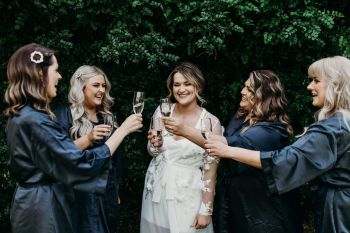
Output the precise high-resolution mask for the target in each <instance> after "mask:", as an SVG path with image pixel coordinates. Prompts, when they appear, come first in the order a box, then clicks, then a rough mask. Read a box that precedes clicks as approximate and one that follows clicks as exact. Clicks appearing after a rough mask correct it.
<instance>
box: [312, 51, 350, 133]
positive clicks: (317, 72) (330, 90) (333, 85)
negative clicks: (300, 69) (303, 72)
mask: <svg viewBox="0 0 350 233" xmlns="http://www.w3.org/2000/svg"><path fill="white" fill-rule="evenodd" d="M308 75H309V76H310V77H316V76H317V77H322V78H325V79H326V81H327V83H328V85H327V90H326V96H325V100H324V104H323V107H322V108H321V109H320V111H319V114H318V117H317V118H318V120H319V121H320V120H323V119H326V118H329V117H331V116H333V115H334V114H335V113H341V114H342V116H343V117H344V120H345V117H346V118H348V119H350V60H349V59H348V58H346V57H342V56H334V57H327V58H323V59H320V60H318V61H315V62H314V63H312V64H311V65H310V67H309V69H308ZM345 122H346V121H345ZM347 126H348V127H349V125H347Z"/></svg>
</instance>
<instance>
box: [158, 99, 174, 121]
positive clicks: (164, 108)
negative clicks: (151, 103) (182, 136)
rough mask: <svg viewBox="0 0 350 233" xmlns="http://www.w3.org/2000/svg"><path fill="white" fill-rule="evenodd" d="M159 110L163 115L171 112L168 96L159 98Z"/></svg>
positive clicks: (167, 115)
mask: <svg viewBox="0 0 350 233" xmlns="http://www.w3.org/2000/svg"><path fill="white" fill-rule="evenodd" d="M160 112H161V113H162V115H163V116H165V117H169V116H170V114H171V103H170V100H169V99H168V98H164V99H160Z"/></svg>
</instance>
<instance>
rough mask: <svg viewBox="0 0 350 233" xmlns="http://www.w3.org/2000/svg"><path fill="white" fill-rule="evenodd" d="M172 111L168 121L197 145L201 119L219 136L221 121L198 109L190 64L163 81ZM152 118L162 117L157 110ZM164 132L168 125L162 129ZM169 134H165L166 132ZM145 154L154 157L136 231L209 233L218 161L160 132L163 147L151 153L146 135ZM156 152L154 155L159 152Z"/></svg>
mask: <svg viewBox="0 0 350 233" xmlns="http://www.w3.org/2000/svg"><path fill="white" fill-rule="evenodd" d="M167 87H168V90H169V96H168V97H169V98H170V99H171V100H172V101H173V102H174V104H172V106H171V113H170V118H169V117H164V123H165V124H167V121H170V120H171V119H172V120H174V121H176V122H178V123H180V124H181V125H186V126H188V127H189V128H190V129H191V130H192V131H195V132H197V134H196V136H197V137H196V140H197V143H198V144H200V145H202V146H203V145H204V141H205V140H204V138H203V137H202V136H201V130H200V125H201V120H202V119H204V118H210V119H211V121H212V123H213V133H214V134H220V132H221V125H220V121H219V120H218V119H217V118H216V117H215V116H214V115H212V114H210V113H209V112H208V111H207V110H206V109H204V108H202V107H201V103H202V102H203V101H204V100H203V98H202V97H201V92H202V90H203V87H204V78H203V75H202V73H201V71H200V70H199V69H198V68H197V67H196V66H195V65H194V64H192V63H188V62H185V63H182V64H180V65H179V66H177V67H176V68H175V69H174V70H173V71H172V72H171V74H170V75H169V77H168V80H167ZM154 117H162V115H161V112H160V109H159V107H158V108H157V109H156V111H155V112H154ZM166 127H167V126H166ZM169 130H170V129H169ZM148 140H149V144H148V148H149V152H150V155H152V156H154V158H153V159H152V161H151V163H150V165H149V167H148V170H147V174H146V179H145V187H144V192H143V199H142V212H141V232H142V233H150V232H158V233H169V232H172V233H190V232H202V233H211V232H213V226H212V224H211V215H212V206H213V201H214V192H215V184H216V168H217V165H218V161H217V160H215V159H211V158H210V157H208V156H207V155H206V154H205V152H204V149H203V148H201V147H200V146H198V145H196V144H195V143H193V142H191V141H190V140H188V139H187V138H185V137H182V136H177V135H174V134H168V133H166V131H165V130H163V143H162V146H161V148H159V150H160V151H161V153H156V152H155V150H154V148H153V147H154V146H157V142H156V140H154V135H153V131H150V132H149V135H148ZM159 150H158V151H159Z"/></svg>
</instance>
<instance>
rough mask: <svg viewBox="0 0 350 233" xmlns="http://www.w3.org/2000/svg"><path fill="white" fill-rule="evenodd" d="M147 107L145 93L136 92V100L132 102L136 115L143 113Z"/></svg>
mask: <svg viewBox="0 0 350 233" xmlns="http://www.w3.org/2000/svg"><path fill="white" fill-rule="evenodd" d="M144 105H145V93H144V92H142V91H135V92H134V98H133V101H132V106H133V110H134V113H135V114H138V113H142V111H143V107H144ZM136 132H142V130H140V129H138V130H136Z"/></svg>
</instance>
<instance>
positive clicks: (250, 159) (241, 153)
mask: <svg viewBox="0 0 350 233" xmlns="http://www.w3.org/2000/svg"><path fill="white" fill-rule="evenodd" d="M230 155H231V158H232V159H234V160H236V161H238V162H241V163H245V164H248V165H250V166H252V167H256V168H259V169H261V168H262V165H261V160H260V151H256V150H247V149H243V148H240V147H230Z"/></svg>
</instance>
